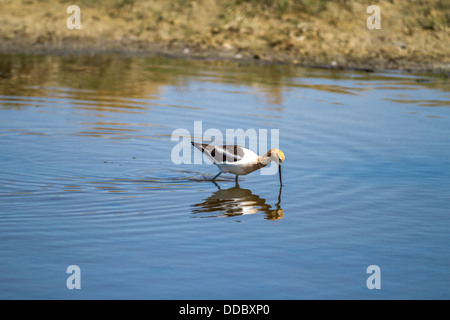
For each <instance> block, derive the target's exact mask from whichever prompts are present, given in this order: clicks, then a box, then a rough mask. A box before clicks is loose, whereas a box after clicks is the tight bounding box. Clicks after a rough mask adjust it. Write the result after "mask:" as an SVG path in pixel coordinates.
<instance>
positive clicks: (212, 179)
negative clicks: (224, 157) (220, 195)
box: [211, 171, 222, 181]
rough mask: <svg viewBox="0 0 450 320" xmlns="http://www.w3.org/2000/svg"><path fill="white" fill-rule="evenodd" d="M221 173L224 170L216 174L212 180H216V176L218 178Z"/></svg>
mask: <svg viewBox="0 0 450 320" xmlns="http://www.w3.org/2000/svg"><path fill="white" fill-rule="evenodd" d="M221 174H222V171H220V172H219V173H218V174H217V175H215V176H214V178H212V179H211V181H214V180H216V178H217V177H218V176H220V175H221Z"/></svg>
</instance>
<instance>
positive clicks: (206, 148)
mask: <svg viewBox="0 0 450 320" xmlns="http://www.w3.org/2000/svg"><path fill="white" fill-rule="evenodd" d="M191 144H192V145H193V146H194V147H196V148H197V149H198V150H200V151H201V152H202V153H203V154H206V156H207V157H208V158H209V159H210V160H211V161H212V162H213V163H215V162H216V160H215V159H214V157H213V156H212V155H211V152H212V151H213V150H214V146H213V145H212V144H208V143H199V142H195V141H191Z"/></svg>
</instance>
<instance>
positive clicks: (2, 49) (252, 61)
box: [0, 41, 450, 78]
mask: <svg viewBox="0 0 450 320" xmlns="http://www.w3.org/2000/svg"><path fill="white" fill-rule="evenodd" d="M13 54H18V55H62V56H71V55H80V56H93V55H102V54H106V55H108V54H112V55H121V56H124V57H130V56H132V57H133V56H134V57H151V56H161V57H166V58H171V59H186V60H199V61H231V62H235V63H243V64H249V65H292V66H297V67H303V68H319V69H329V70H349V71H362V72H384V71H401V72H408V73H427V74H433V75H438V76H443V77H446V78H448V77H450V66H449V65H448V64H446V63H437V62H429V61H427V62H422V63H417V62H413V61H409V60H407V59H402V60H393V59H392V58H390V57H386V58H385V59H380V58H378V59H376V60H372V59H361V58H359V59H355V58H352V57H346V58H347V59H342V58H340V59H339V60H340V61H341V63H337V62H335V61H332V62H331V63H320V62H318V61H316V60H314V59H311V58H306V59H305V58H304V57H298V56H295V55H293V54H290V53H288V52H271V51H270V50H268V51H267V52H264V53H263V54H261V55H259V54H258V55H256V54H254V53H252V52H245V51H237V52H236V51H230V50H217V49H199V48H195V47H193V46H192V45H190V44H184V43H180V42H178V43H176V44H175V45H174V44H171V43H166V44H154V43H146V44H142V43H141V42H138V43H132V42H131V43H130V42H126V43H124V42H123V41H119V42H108V43H107V44H105V45H94V46H92V45H90V43H82V42H79V41H77V42H75V43H74V42H69V43H66V44H64V45H55V44H53V43H40V44H36V43H29V42H28V43H27V41H21V42H20V43H17V42H11V43H9V42H3V43H1V44H0V55H13ZM344 60H345V62H344V63H342V61H344Z"/></svg>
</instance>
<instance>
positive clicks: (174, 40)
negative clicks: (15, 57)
mask: <svg viewBox="0 0 450 320" xmlns="http://www.w3.org/2000/svg"><path fill="white" fill-rule="evenodd" d="M76 2H77V3H75V1H62V0H48V1H37V0H2V1H1V2H0V12H1V14H0V25H1V26H2V28H1V29H0V41H1V44H0V50H2V51H11V50H16V51H22V52H36V51H54V50H57V51H66V52H72V51H74V50H76V51H88V52H89V51H115V50H118V51H121V52H139V53H155V52H162V53H170V54H175V55H188V56H200V57H219V58H220V57H228V58H240V59H256V60H259V61H268V62H280V61H282V62H291V63H298V64H311V65H317V64H320V65H331V64H332V65H335V66H343V67H351V66H363V67H381V68H396V69H408V68H411V69H435V70H436V69H440V70H449V63H450V59H449V49H448V48H449V47H450V46H449V44H450V41H449V40H450V39H449V29H448V26H449V20H450V4H448V1H440V0H428V1H427V0H422V1H419V0H416V1H406V0H395V1H394V0H390V1H387V0H380V1H352V0H339V1H327V0H317V1H312V0H296V1H294V0H273V1H269V0H260V1H256V0H223V1H219V0H216V1H215V0H197V1H183V0H165V1H155V0H150V1H144V0H113V1H106V0H79V1H76ZM71 4H77V5H78V6H79V7H80V8H81V24H82V29H81V30H69V29H67V27H66V20H67V18H68V17H69V14H67V13H66V8H67V7H68V6H69V5H71ZM370 4H377V5H378V6H379V7H380V8H381V29H380V30H368V29H367V27H366V20H367V18H368V17H369V15H368V14H367V13H366V9H367V7H368V6H369V5H370ZM187 48H188V49H189V50H187Z"/></svg>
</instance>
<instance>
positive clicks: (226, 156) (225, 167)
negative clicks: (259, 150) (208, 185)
mask: <svg viewBox="0 0 450 320" xmlns="http://www.w3.org/2000/svg"><path fill="white" fill-rule="evenodd" d="M191 143H192V145H193V146H194V147H196V148H197V149H199V150H200V151H201V152H203V153H204V154H206V156H207V157H208V158H209V159H210V160H211V161H212V162H213V163H214V164H215V165H216V166H217V167H218V168H219V169H220V172H219V173H218V174H217V175H216V176H214V178H212V179H211V181H214V180H215V179H216V178H217V177H218V176H220V175H221V174H222V173H232V174H235V175H236V182H238V177H239V176H244V175H247V174H249V173H251V172H253V171H256V170H258V169H261V168H263V167H265V166H267V165H268V164H269V163H270V162H271V161H274V162H275V163H276V164H278V174H279V176H280V185H283V183H282V180H281V163H282V162H283V161H284V153H283V151H281V150H279V149H271V150H269V151H267V152H266V154H264V155H262V156H258V155H257V154H256V153H254V152H253V151H251V150H249V149H246V148H243V147H241V146H238V145H224V146H218V145H212V144H207V143H198V142H191Z"/></svg>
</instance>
